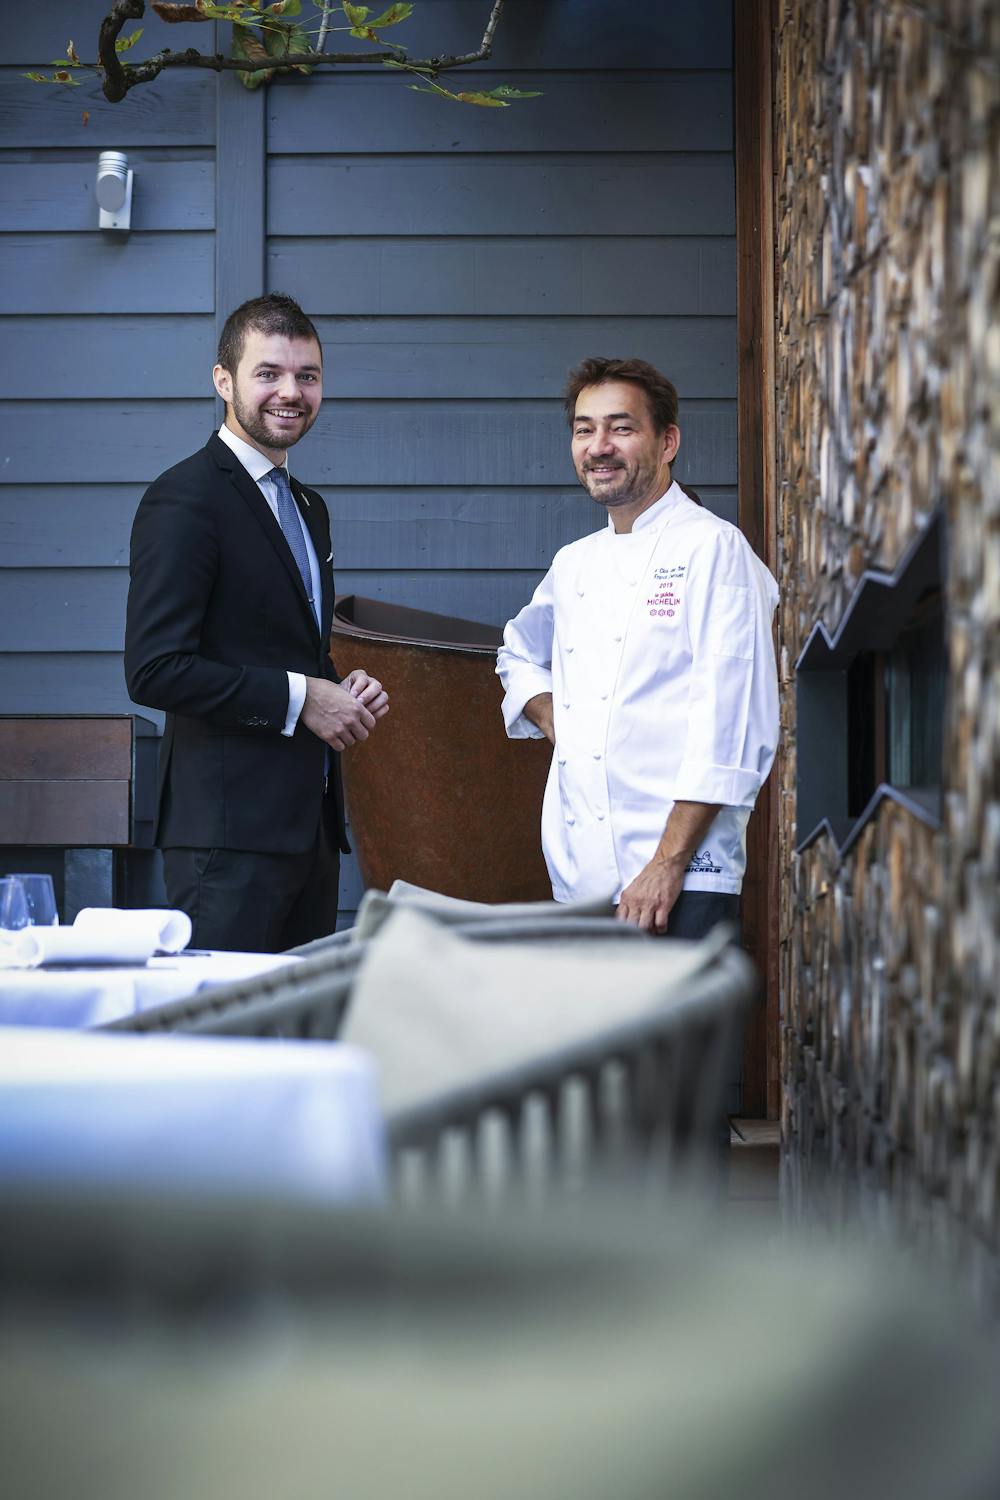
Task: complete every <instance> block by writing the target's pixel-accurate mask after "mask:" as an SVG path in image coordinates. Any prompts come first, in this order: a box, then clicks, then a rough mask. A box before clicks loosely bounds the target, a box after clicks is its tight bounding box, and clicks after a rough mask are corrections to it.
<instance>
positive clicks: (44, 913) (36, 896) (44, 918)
mask: <svg viewBox="0 0 1000 1500" xmlns="http://www.w3.org/2000/svg"><path fill="white" fill-rule="evenodd" d="M10 878H11V879H12V880H19V881H20V882H21V884H22V886H23V887H24V899H25V900H26V901H27V903H28V922H29V923H30V925H31V926H32V927H58V926H59V913H58V911H57V910H56V893H55V887H54V886H53V884H52V876H51V875H18V874H14V875H12V876H11V877H10Z"/></svg>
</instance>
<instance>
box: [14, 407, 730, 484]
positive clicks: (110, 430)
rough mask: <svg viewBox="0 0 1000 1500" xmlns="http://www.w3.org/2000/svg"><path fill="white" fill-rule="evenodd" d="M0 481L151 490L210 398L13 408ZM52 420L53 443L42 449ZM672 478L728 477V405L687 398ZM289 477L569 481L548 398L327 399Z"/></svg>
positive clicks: (561, 426) (185, 445)
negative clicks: (131, 485) (56, 435)
mask: <svg viewBox="0 0 1000 1500" xmlns="http://www.w3.org/2000/svg"><path fill="white" fill-rule="evenodd" d="M5 420H6V426H7V433H6V435H5V439H4V450H3V451H4V454H5V457H6V459H7V463H6V465H5V468H4V470H3V480H4V482H6V483H8V484H24V483H32V482H38V483H48V484H59V483H72V482H75V481H76V480H78V479H79V478H80V476H81V475H86V476H87V479H88V480H89V482H91V483H108V484H120V483H124V482H135V483H147V484H148V483H149V481H150V480H152V479H153V478H155V476H156V475H157V474H159V473H160V472H161V471H162V470H163V469H165V468H167V467H168V466H169V465H170V464H174V463H177V462H178V461H179V460H180V459H182V458H184V457H186V456H187V455H188V454H189V453H192V452H193V451H194V450H195V449H196V448H199V447H201V446H202V445H203V444H204V442H205V441H206V440H207V438H208V436H209V434H210V432H211V431H212V417H211V403H210V402H209V401H193V400H190V401H189V400H183V401H180V400H178V401H127V402H126V401H74V402H67V403H56V402H44V401H11V402H8V403H7V405H6V417H5ZM57 425H58V428H59V431H60V439H61V440H60V442H59V444H58V445H56V444H53V442H52V433H53V430H54V429H55V427H56V426H57ZM681 432H682V445H681V452H680V457H679V459H678V462H677V466H676V469H675V473H676V477H677V478H678V479H680V480H682V481H683V482H684V483H685V484H691V485H693V486H694V488H695V489H698V490H700V489H701V486H702V485H722V486H728V485H732V484H733V483H734V482H735V479H736V410H735V403H733V402H731V401H701V400H692V401H686V402H685V403H684V405H683V407H682V411H681ZM292 470H293V472H294V473H295V474H297V475H298V476H299V477H300V478H301V479H302V480H303V481H305V482H306V483H307V484H319V485H322V484H338V485H346V486H350V487H354V486H367V485H410V484H418V485H428V484H435V485H473V486H477V485H492V484H495V483H497V482H501V483H503V484H505V485H522V484H524V485H539V484H542V485H545V484H556V485H571V484H572V483H573V480H574V475H573V470H572V466H571V464H570V458H569V445H568V443H567V441H566V428H565V423H564V421H563V418H562V413H561V410H560V407H559V404H558V403H557V402H555V401H550V402H544V401H446V402H443V401H403V402H399V403H390V402H384V401H330V402H327V403H326V405H325V406H324V408H323V410H322V412H321V414H320V416H319V418H318V419H317V421H316V425H315V427H314V428H313V430H312V432H311V433H310V435H309V437H308V438H307V439H306V441H305V442H304V443H303V444H302V445H301V447H300V448H297V449H296V450H295V457H294V460H293V462H292Z"/></svg>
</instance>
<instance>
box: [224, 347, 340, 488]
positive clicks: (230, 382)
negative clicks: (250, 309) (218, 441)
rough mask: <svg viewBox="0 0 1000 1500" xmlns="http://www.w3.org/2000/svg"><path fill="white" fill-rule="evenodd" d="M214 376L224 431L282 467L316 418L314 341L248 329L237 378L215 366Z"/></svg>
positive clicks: (319, 374)
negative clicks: (222, 407)
mask: <svg viewBox="0 0 1000 1500" xmlns="http://www.w3.org/2000/svg"><path fill="white" fill-rule="evenodd" d="M213 376H214V379H215V388H216V390H217V391H218V393H219V395H220V396H221V397H222V399H223V400H224V401H225V403H226V426H227V427H229V428H231V429H232V431H233V432H235V433H236V436H237V437H241V438H243V439H244V440H245V441H246V442H248V443H252V445H253V446H254V447H255V448H257V449H259V450H260V452H261V453H263V454H265V455H266V456H267V457H268V458H270V459H271V461H272V463H275V464H281V463H283V462H284V459H285V451H286V449H288V448H291V447H292V445H293V444H294V443H297V442H298V441H299V438H301V437H304V436H305V434H306V433H307V432H308V431H309V429H310V427H311V426H312V424H313V423H314V422H315V420H316V418H317V416H318V415H319V408H320V403H321V402H322V400H323V356H322V353H321V351H320V347H319V345H318V344H317V342H316V340H315V339H310V338H304V339H302V338H294V339H293V338H288V337H286V335H284V334H280V333H263V332H262V331H261V330H260V329H259V328H250V329H248V331H247V336H246V341H245V343H244V345H243V353H242V354H241V355H240V362H239V364H238V365H237V367H236V374H235V375H233V374H231V373H230V371H229V370H227V369H226V368H225V367H224V366H223V365H216V367H215V370H214V372H213Z"/></svg>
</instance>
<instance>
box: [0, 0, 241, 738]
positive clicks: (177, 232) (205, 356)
mask: <svg viewBox="0 0 1000 1500" xmlns="http://www.w3.org/2000/svg"><path fill="white" fill-rule="evenodd" d="M147 9H148V8H147ZM84 12H89V14H87V15H85V14H84ZM99 22H100V7H98V9H97V10H95V8H94V7H93V6H81V5H80V4H79V3H78V0H46V3H45V4H44V5H29V6H21V7H18V13H17V15H16V16H13V15H12V16H10V17H8V18H6V20H5V32H4V58H3V61H4V66H3V67H2V68H0V341H2V346H3V348H4V349H5V350H6V351H7V353H8V357H7V358H6V359H4V360H3V361H0V453H2V456H3V464H2V467H0V705H2V711H3V712H5V713H10V712H25V713H55V714H81V713H95V712H96V713H109V712H127V711H128V710H129V709H130V707H131V706H132V705H130V703H129V700H128V695H127V693H126V690H125V682H124V677H123V674H122V666H121V648H122V636H123V632H124V617H123V613H122V610H123V600H124V592H125V588H126V586H127V576H128V574H127V568H128V534H129V529H130V526H131V520H132V515H133V514H134V512H135V507H136V504H137V503H138V500H139V497H140V495H141V493H142V490H143V489H144V487H145V486H146V484H148V482H149V481H150V480H151V479H152V478H154V477H155V475H156V474H157V473H158V472H159V471H160V470H161V469H162V468H164V467H165V466H166V465H167V464H170V463H174V462H176V460H177V459H178V458H181V457H183V456H184V454H185V453H187V452H190V450H191V449H192V447H195V446H197V445H198V444H199V443H202V442H204V440H205V437H206V435H207V433H208V432H210V431H211V427H212V422H213V418H214V404H213V401H212V399H211V395H210V390H211V387H210V385H209V380H210V371H211V364H212V360H213V349H214V327H213V315H214V311H215V265H214V260H215V235H214V228H215V97H216V80H215V78H214V77H213V76H211V75H209V74H194V73H190V74H183V75H178V74H174V75H173V76H172V77H171V76H168V77H165V78H161V79H159V80H157V82H156V83H154V84H153V85H151V86H148V87H144V88H139V89H136V91H135V93H134V94H131V95H130V96H129V98H128V99H127V100H125V101H124V102H123V103H122V104H121V105H110V104H108V103H107V101H106V100H105V99H104V98H103V96H102V95H101V92H100V88H99V85H98V83H97V81H96V79H95V78H94V77H93V76H88V75H80V78H81V87H79V88H73V89H58V88H53V87H43V86H42V85H40V84H33V83H31V82H29V81H28V80H27V79H25V78H23V77H22V76H21V73H22V72H23V71H24V70H25V69H27V68H34V69H39V70H43V71H49V67H50V63H51V60H52V58H54V57H58V56H59V55H60V53H61V52H64V50H65V46H66V43H67V41H68V40H69V39H70V38H72V39H73V41H74V43H75V44H76V48H77V51H78V52H79V54H80V56H81V57H83V58H85V59H86V58H93V56H94V54H95V51H96V41H97V29H98V25H99ZM127 30H129V31H131V30H132V27H131V26H130V27H128V28H127ZM212 37H213V28H212V27H209V26H204V25H200V26H199V25H193V26H181V27H172V28H170V30H169V33H168V32H167V28H165V27H162V26H161V25H160V23H159V22H157V21H156V19H155V17H153V16H152V14H151V13H150V14H149V15H148V16H147V18H146V31H145V35H144V36H143V38H142V39H141V41H140V42H139V43H138V45H137V46H136V48H135V49H134V50H133V51H132V52H131V53H130V60H139V59H141V58H142V57H143V56H148V55H149V54H150V53H151V52H153V51H155V50H156V48H157V46H158V45H159V44H161V43H163V42H166V43H167V44H168V45H170V46H172V47H177V48H181V47H186V46H200V47H204V46H205V45H206V42H209V43H210V42H211V40H212ZM106 149H120V150H124V151H127V152H128V156H129V164H130V166H131V167H132V169H133V172H134V174H135V178H134V188H133V203H132V229H131V231H130V233H129V234H127V235H115V234H107V233H102V232H101V231H100V230H99V229H98V209H97V203H96V200H95V197H94V182H95V178H96V171H97V156H98V152H100V151H102V150H106Z"/></svg>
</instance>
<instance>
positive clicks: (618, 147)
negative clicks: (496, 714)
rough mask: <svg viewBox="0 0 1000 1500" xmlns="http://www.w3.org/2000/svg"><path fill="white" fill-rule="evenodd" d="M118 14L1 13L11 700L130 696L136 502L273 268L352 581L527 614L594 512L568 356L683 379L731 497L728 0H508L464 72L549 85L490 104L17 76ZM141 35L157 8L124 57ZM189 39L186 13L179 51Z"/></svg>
mask: <svg viewBox="0 0 1000 1500" xmlns="http://www.w3.org/2000/svg"><path fill="white" fill-rule="evenodd" d="M106 8H107V6H106V0H49V3H46V4H45V5H44V6H33V7H24V8H23V10H22V11H20V12H18V14H17V15H16V17H15V16H11V17H8V18H6V20H5V43H6V61H5V64H4V66H3V67H2V68H0V299H2V300H0V325H2V326H0V336H2V341H3V351H4V357H3V360H2V375H0V379H2V389H0V398H2V400H3V411H2V421H3V435H2V440H0V563H2V575H0V711H3V712H6V713H11V712H27V713H59V712H63V713H87V712H91V713H92V712H117V711H124V710H127V709H128V708H129V706H130V705H129V701H128V698H127V695H126V692H125V687H124V683H123V679H122V669H121V648H122V634H123V621H124V605H125V593H126V589H127V584H128V574H127V561H128V534H129V526H130V522H131V518H132V514H133V512H134V510H135V507H136V504H137V503H138V500H139V497H140V495H141V493H142V490H143V488H144V486H145V485H146V484H147V483H148V482H149V480H151V479H152V478H153V477H154V476H155V475H156V474H157V473H158V472H159V471H160V470H161V469H163V468H164V467H166V466H167V465H168V464H170V463H172V462H174V461H176V460H177V459H178V458H180V457H182V456H183V455H184V454H186V453H188V452H191V451H192V450H193V449H194V448H196V447H198V446H199V445H200V444H201V443H202V442H203V441H204V439H205V437H206V436H207V434H208V433H209V432H210V431H211V429H212V426H213V423H214V422H215V420H216V411H215V404H214V401H213V398H212V397H211V394H210V393H211V383H210V371H211V366H212V363H213V357H214V356H213V351H214V343H215V338H216V333H217V327H218V323H219V321H220V320H221V318H223V317H224V316H225V314H226V312H227V311H229V309H230V307H231V306H232V305H234V304H235V303H236V302H237V301H239V300H242V298H243V297H245V296H251V295H255V294H256V293H257V292H259V291H261V290H263V289H264V288H265V287H266V288H270V289H279V290H283V291H288V292H291V293H292V294H293V295H294V296H296V297H297V298H299V300H300V301H301V302H302V304H303V306H304V307H305V308H306V309H307V310H308V311H309V312H310V313H311V314H312V315H313V316H314V317H315V319H316V321H317V324H318V326H319V329H320V332H321V335H322V338H323V342H324V347H325V353H326V388H327V394H328V400H327V403H326V406H325V408H324V411H323V415H322V416H321V417H320V419H319V421H318V422H317V424H316V427H315V428H314V430H313V433H312V434H311V435H310V437H309V438H308V439H307V440H306V441H305V442H304V443H303V445H302V447H301V448H300V449H299V450H297V451H296V452H295V453H294V455H293V461H292V468H293V472H295V473H297V474H299V475H300V476H301V477H302V478H303V479H304V480H306V481H307V482H309V483H312V484H315V485H318V486H319V487H320V489H321V490H322V491H323V493H324V495H325V496H326V499H327V503H328V504H329V507H330V511H331V515H332V519H333V526H334V538H335V551H336V565H337V581H338V587H339V589H340V590H341V591H342V592H357V593H363V594H367V595H372V596H375V597H381V598H386V599H391V600H395V601H396V602H399V603H404V604H414V605H418V606H420V607H422V608H427V609H432V610H440V611H442V612H445V613H450V614H458V615H464V616H466V617H468V618H470V619H481V620H489V621H494V622H497V623H502V622H503V621H504V620H505V619H506V618H507V617H508V616H509V615H510V614H511V613H513V612H514V611H516V610H517V609H518V608H519V607H520V605H521V604H522V603H523V602H524V601H525V600H526V599H527V597H528V596H529V594H530V592H531V590H532V588H533V586H534V584H535V582H536V581H537V579H538V578H539V577H540V576H541V574H542V572H543V571H544V569H545V567H546V565H547V563H548V561H549V559H550V557H551V555H552V553H553V552H554V551H555V549H556V548H557V547H558V546H560V545H562V544H563V543H564V542H566V541H569V540H571V539H572V538H574V537H576V536H579V535H582V534H583V533H585V532H587V531H589V530H591V529H593V527H594V526H596V525H599V524H601V522H602V519H603V516H602V514H601V513H600V512H598V511H597V510H596V508H595V507H594V506H592V504H591V502H590V501H589V500H588V499H587V498H586V496H584V495H583V492H582V491H581V490H579V489H578V487H577V486H576V484H575V481H574V478H573V473H572V469H571V466H570V463H569V457H568V446H567V434H566V429H565V425H564V423H563V420H562V416H561V411H560V406H559V400H558V394H559V390H560V387H561V384H562V382H563V379H564V376H565V372H566V370H567V368H568V366H569V365H570V364H572V363H573V362H575V361H576V360H578V359H579V358H581V357H582V356H584V355H586V354H611V355H621V354H639V355H641V356H643V357H644V358H647V359H650V360H652V361H653V362H654V363H656V364H658V365H659V366H660V367H661V368H663V369H664V370H665V371H666V372H667V373H668V374H669V375H670V376H671V377H672V378H673V380H674V381H675V382H676V384H677V386H678V388H679V390H680V394H681V402H682V406H681V422H682V431H683V446H682V449H681V456H680V462H679V465H678V468H677V470H676V472H677V477H678V478H680V479H682V480H683V481H684V482H686V483H689V484H691V485H693V486H694V487H695V488H696V489H698V490H699V492H700V493H701V495H702V497H703V499H704V500H705V501H706V502H707V503H708V504H709V505H711V506H712V508H713V509H717V510H718V511H719V512H720V513H721V514H723V515H726V516H727V517H729V518H730V519H733V520H735V511H736V409H735V396H736V327H735V310H736V308H735V298H736V288H735V280H736V272H735V240H734V186H733V151H732V145H733V142H732V105H731V93H732V73H731V14H730V11H731V0H670V3H667V0H664V3H663V4H656V5H646V6H636V7H632V8H628V9H627V14H623V11H622V8H621V7H616V6H611V5H608V4H607V3H606V0H507V8H506V12H505V14H504V17H503V20H502V23H501V27H500V30H499V32H498V45H497V49H496V54H495V58H494V61H493V62H492V63H491V64H490V65H489V67H488V68H483V69H480V70H478V71H479V74H480V76H479V77H478V78H477V80H476V83H477V85H478V84H480V83H482V84H484V85H487V86H488V85H489V84H491V83H495V82H509V83H513V84H515V85H517V86H519V87H521V88H526V89H527V88H537V89H540V90H542V91H543V97H542V98H540V99H536V100H529V101H525V102H523V103H521V104H518V105H516V106H514V107H512V108H510V109H507V110H487V109H476V108H472V107H463V106H459V105H453V104H450V103H448V102H447V101H445V100H441V99H436V98H432V97H430V96H429V95H426V94H418V93H415V92H412V91H411V90H410V89H408V88H407V86H406V84H405V82H404V81H403V80H401V79H400V78H399V77H398V76H396V75H394V74H390V73H389V72H388V71H387V70H373V71H371V72H366V73H363V74H362V73H358V72H348V71H343V72H340V73H338V74H336V75H329V76H325V77H314V78H312V79H309V80H308V81H307V80H302V79H296V80H294V81H288V80H279V81H277V82H276V83H274V84H273V85H271V87H270V88H269V89H267V90H261V91H260V92H258V93H256V94H251V93H248V92H247V91H246V90H244V89H242V88H241V87H240V85H239V84H238V82H237V81H236V80H235V79H234V78H233V77H231V76H230V77H227V78H223V79H221V80H217V79H216V77H215V75H214V74H209V73H205V74H197V73H189V72H182V73H175V74H173V75H168V76H167V77H163V76H162V75H161V77H160V79H158V80H157V81H156V82H155V83H154V84H151V85H146V86H143V87H141V88H138V89H136V90H135V92H134V93H133V94H131V95H130V96H129V97H128V98H127V99H126V100H125V101H124V102H123V103H122V104H121V105H118V106H111V105H108V104H106V103H104V102H103V101H102V99H101V97H100V95H99V93H98V91H97V90H96V88H95V87H94V86H93V85H92V84H88V85H86V86H85V87H83V88H79V89H71V90H58V89H56V88H54V87H49V88H43V87H42V86H41V85H33V84H31V83H29V82H27V81H25V80H23V79H21V78H20V77H19V74H20V72H21V71H22V70H23V69H24V68H26V67H38V66H40V65H45V64H47V63H49V61H50V59H51V58H53V57H56V56H59V55H60V53H61V51H62V46H63V43H64V42H65V41H66V40H67V38H69V37H70V36H72V37H73V39H74V40H75V42H76V44H77V48H78V50H79V51H80V52H81V53H91V54H92V52H93V41H94V38H95V36H96V23H97V20H98V19H99V17H100V15H101V14H102V13H103V12H104V11H105V10H106ZM488 10H489V4H488V0H418V4H417V8H416V11H415V14H414V16H413V18H412V19H411V20H410V21H409V22H407V23H406V24H405V26H404V27H401V28H400V30H399V32H398V33H397V35H398V36H399V37H400V38H401V39H405V40H406V41H407V42H408V43H409V44H410V45H411V49H412V51H413V52H414V53H421V52H422V51H424V50H425V49H426V51H429V52H434V53H441V52H448V51H452V50H454V51H467V50H472V49H474V47H475V46H476V45H478V40H479V37H480V35H481V33H482V28H483V24H484V19H485V16H486V14H487V13H488ZM84 17H86V18H89V19H83V18H84ZM404 31H405V32H406V33H407V36H406V37H405V38H404V35H403V34H404ZM164 33H165V28H162V27H161V26H160V25H159V24H158V23H157V22H155V21H153V20H150V24H149V28H148V30H147V34H146V37H145V38H144V40H143V42H142V43H140V46H139V47H138V48H137V49H136V51H135V53H134V54H133V55H134V56H136V57H138V56H141V55H142V53H143V51H144V50H145V49H146V46H147V43H149V42H150V41H154V40H155V41H157V42H158V41H159V40H160V39H162V38H163V36H164ZM209 36H210V28H209V27H207V26H188V27H174V28H171V34H170V36H169V43H170V45H171V46H173V47H175V48H177V49H179V48H181V47H183V46H187V45H199V46H201V47H202V48H203V49H204V48H205V47H206V43H207V38H208V37H209ZM453 78H457V79H459V82H458V83H457V84H455V85H454V86H458V87H463V86H469V85H468V84H467V83H462V82H461V80H462V79H463V78H464V79H465V80H468V78H469V74H463V75H453ZM445 81H446V82H447V81H448V80H447V79H446V80H445ZM85 111H86V112H87V113H88V115H89V120H88V121H87V123H84V119H83V115H84V112H85ZM105 148H121V149H124V150H127V151H128V152H129V157H130V161H131V163H132V165H133V167H134V169H135V174H136V177H135V203H134V211H133V229H132V232H131V234H130V235H129V236H128V237H127V238H125V239H122V238H117V237H114V236H108V235H102V234H101V233H100V232H99V231H98V230H97V227H96V225H97V209H96V205H95V201H94V196H93V183H94V176H95V167H96V159H97V153H98V151H100V150H102V149H105ZM338 664H339V665H340V666H341V667H342V669H344V668H346V667H349V666H350V665H353V664H354V663H349V662H344V663H338ZM356 898H357V877H356V875H355V874H354V873H353V872H349V874H348V878H347V880H346V881H345V890H344V899H345V906H346V908H347V909H348V910H350V909H351V908H353V906H354V905H355V903H356Z"/></svg>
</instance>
